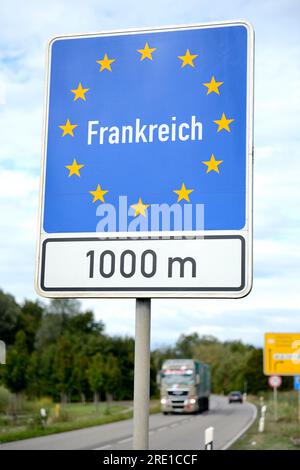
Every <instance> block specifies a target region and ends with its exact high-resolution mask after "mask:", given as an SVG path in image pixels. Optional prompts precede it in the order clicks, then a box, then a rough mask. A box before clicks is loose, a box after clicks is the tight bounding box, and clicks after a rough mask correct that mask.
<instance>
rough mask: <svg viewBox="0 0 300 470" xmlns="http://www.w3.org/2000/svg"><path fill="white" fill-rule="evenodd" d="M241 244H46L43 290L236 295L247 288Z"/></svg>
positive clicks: (230, 240) (231, 240)
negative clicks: (231, 293) (224, 293)
mask: <svg viewBox="0 0 300 470" xmlns="http://www.w3.org/2000/svg"><path fill="white" fill-rule="evenodd" d="M244 250H245V247H244V240H243V238H241V237H226V236H225V237H208V238H206V239H187V240H186V239H182V240H178V239H177V240H176V239H168V240H164V239H162V240H157V239H156V240H155V239H141V238H140V239H136V240H129V239H127V240H120V239H115V240H101V239H93V240H91V239H84V238H83V239H80V238H79V239H72V238H69V239H64V238H57V239H48V240H45V242H44V244H43V263H42V270H43V271H42V288H43V290H45V291H47V292H51V291H63V292H67V291H69V292H73V293H74V292H77V293H78V292H84V291H86V290H88V291H89V292H94V293H95V295H96V296H98V295H99V293H101V292H110V291H131V290H134V291H143V292H147V291H148V292H149V291H151V296H160V295H161V291H174V292H176V291H177V290H178V289H180V291H182V292H186V293H193V292H194V293H197V292H199V291H200V292H201V291H207V292H209V291H216V290H217V291H223V292H226V291H227V290H231V291H240V290H241V289H243V288H244V285H245V266H244V264H243V262H242V261H243V258H244Z"/></svg>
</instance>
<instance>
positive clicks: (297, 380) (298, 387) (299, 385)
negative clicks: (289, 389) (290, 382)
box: [294, 375, 300, 423]
mask: <svg viewBox="0 0 300 470" xmlns="http://www.w3.org/2000/svg"><path fill="white" fill-rule="evenodd" d="M294 390H295V391H296V392H298V421H299V423H300V375H294Z"/></svg>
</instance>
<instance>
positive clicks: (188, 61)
mask: <svg viewBox="0 0 300 470" xmlns="http://www.w3.org/2000/svg"><path fill="white" fill-rule="evenodd" d="M196 57H198V54H191V53H190V51H189V49H187V50H186V53H185V55H179V56H178V59H181V60H182V64H181V68H182V67H185V66H186V65H190V66H191V67H195V64H194V62H193V60H195V59H196Z"/></svg>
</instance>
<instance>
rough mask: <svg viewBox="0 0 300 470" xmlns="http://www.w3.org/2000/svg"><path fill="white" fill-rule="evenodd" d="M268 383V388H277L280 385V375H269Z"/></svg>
mask: <svg viewBox="0 0 300 470" xmlns="http://www.w3.org/2000/svg"><path fill="white" fill-rule="evenodd" d="M268 382H269V385H270V387H272V388H278V387H280V385H281V384H282V379H281V377H280V375H271V376H270V377H269V378H268Z"/></svg>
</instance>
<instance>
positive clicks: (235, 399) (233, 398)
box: [228, 392, 243, 403]
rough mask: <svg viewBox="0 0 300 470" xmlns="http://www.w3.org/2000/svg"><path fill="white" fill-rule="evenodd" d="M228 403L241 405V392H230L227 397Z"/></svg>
mask: <svg viewBox="0 0 300 470" xmlns="http://www.w3.org/2000/svg"><path fill="white" fill-rule="evenodd" d="M228 401H229V403H243V395H242V394H241V392H230V393H229V395H228Z"/></svg>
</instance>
